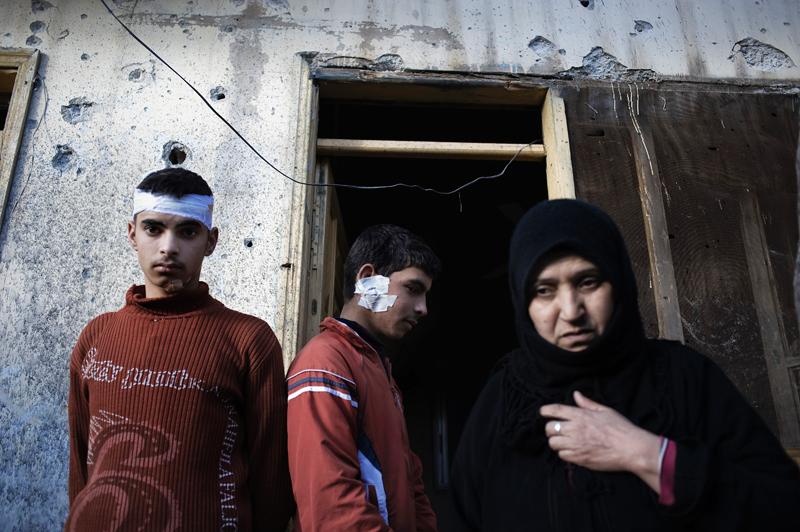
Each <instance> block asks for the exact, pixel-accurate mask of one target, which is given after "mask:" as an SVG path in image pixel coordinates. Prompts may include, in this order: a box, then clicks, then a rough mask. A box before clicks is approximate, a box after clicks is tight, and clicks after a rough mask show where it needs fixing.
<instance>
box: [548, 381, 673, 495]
mask: <svg viewBox="0 0 800 532" xmlns="http://www.w3.org/2000/svg"><path fill="white" fill-rule="evenodd" d="M574 397H575V404H576V405H578V406H577V407H574V406H567V405H561V404H550V405H545V406H543V407H542V408H541V409H540V410H539V413H540V414H541V415H542V417H547V418H552V419H553V420H552V421H548V422H547V424H546V425H545V434H546V435H547V439H548V443H549V445H550V448H552V449H553V450H554V451H556V452H558V456H559V457H560V458H561V459H562V460H564V461H565V462H571V463H573V464H576V465H579V466H582V467H585V468H587V469H591V470H594V471H629V472H631V473H633V474H635V475H636V476H638V477H639V478H641V479H642V480H643V481H644V482H645V483H646V484H647V485H648V486H650V488H651V489H653V491H655V492H656V493H658V494H660V493H661V487H660V473H661V472H660V464H659V451H660V445H661V441H660V438H659V437H658V436H656V435H655V434H653V433H651V432H648V431H646V430H644V429H641V428H639V427H637V426H636V425H634V424H633V423H631V422H630V421H628V420H627V419H626V418H625V417H624V416H622V415H620V414H619V413H618V412H617V411H616V410H613V409H611V408H608V407H607V406H604V405H601V404H600V403H595V402H594V401H592V400H591V399H589V398H587V397H585V396H584V395H583V394H582V393H580V392H578V391H576V392H575V395H574Z"/></svg>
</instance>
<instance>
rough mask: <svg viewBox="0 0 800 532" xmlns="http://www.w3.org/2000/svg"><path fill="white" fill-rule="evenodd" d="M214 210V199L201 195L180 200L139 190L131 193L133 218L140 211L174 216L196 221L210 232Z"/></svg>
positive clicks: (186, 196)
mask: <svg viewBox="0 0 800 532" xmlns="http://www.w3.org/2000/svg"><path fill="white" fill-rule="evenodd" d="M213 210H214V197H213V196H203V195H201V194H186V195H184V196H181V197H180V198H176V197H175V196H168V195H156V194H152V193H150V192H145V191H143V190H139V189H138V188H137V189H136V190H134V192H133V216H136V215H137V214H139V213H140V212H142V211H153V212H160V213H162V214H174V215H176V216H184V217H186V218H191V219H192V220H197V221H198V222H200V223H201V224H203V225H205V226H206V227H208V229H209V230H211V227H213V226H212V225H211V213H212V211H213Z"/></svg>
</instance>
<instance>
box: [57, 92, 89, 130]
mask: <svg viewBox="0 0 800 532" xmlns="http://www.w3.org/2000/svg"><path fill="white" fill-rule="evenodd" d="M93 105H94V102H90V101H89V100H87V99H86V98H84V97H83V96H81V97H79V98H72V99H70V101H69V105H62V106H61V118H63V119H64V120H65V121H66V122H69V123H70V124H76V123H78V122H83V121H84V120H87V119H88V118H89V115H90V112H91V108H92V106H93Z"/></svg>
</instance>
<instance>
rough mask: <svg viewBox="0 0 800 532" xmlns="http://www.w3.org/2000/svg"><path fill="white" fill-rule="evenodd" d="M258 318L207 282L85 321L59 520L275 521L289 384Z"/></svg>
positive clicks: (75, 359)
mask: <svg viewBox="0 0 800 532" xmlns="http://www.w3.org/2000/svg"><path fill="white" fill-rule="evenodd" d="M283 376H284V373H283V363H282V357H281V350H280V346H279V345H278V341H277V339H276V338H275V335H274V334H273V332H272V330H271V329H270V327H269V325H267V324H266V323H265V322H263V321H261V320H259V319H258V318H255V317H253V316H248V315H246V314H241V313H239V312H235V311H233V310H230V309H227V308H226V307H225V306H224V305H223V304H222V303H220V302H219V301H217V300H215V299H213V298H212V297H211V296H210V295H209V294H208V286H207V285H205V284H204V283H201V286H200V289H199V290H197V291H194V292H193V293H189V294H179V295H176V296H172V297H167V298H163V299H149V300H148V299H145V297H144V287H142V286H134V287H132V288H131V289H130V290H128V293H127V295H126V305H125V306H124V307H123V308H122V309H120V310H119V311H117V312H112V313H108V314H102V315H101V316H98V317H97V318H95V319H94V320H92V321H91V322H90V323H89V324H88V325H87V326H86V328H85V329H84V330H83V332H82V333H81V335H80V338H79V339H78V343H77V345H76V346H75V349H74V350H73V352H72V358H71V360H70V379H71V380H70V395H69V404H68V406H69V425H70V471H69V499H70V512H69V516H68V518H67V523H66V529H67V530H77V531H81V532H84V531H89V532H91V531H95V530H186V531H201V530H231V531H234V530H236V531H239V532H241V531H248V530H281V531H282V530H284V529H285V526H286V523H287V521H288V518H289V516H290V514H291V513H292V501H291V495H290V493H291V492H290V489H291V488H290V484H289V476H288V466H287V456H286V385H285V382H284V379H283Z"/></svg>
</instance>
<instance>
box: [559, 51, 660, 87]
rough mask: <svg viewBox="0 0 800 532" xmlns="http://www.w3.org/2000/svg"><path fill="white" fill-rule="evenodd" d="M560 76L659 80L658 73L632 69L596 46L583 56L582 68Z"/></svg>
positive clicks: (561, 73)
mask: <svg viewBox="0 0 800 532" xmlns="http://www.w3.org/2000/svg"><path fill="white" fill-rule="evenodd" d="M558 76H559V77H562V78H567V79H581V78H586V79H604V80H614V81H630V82H635V81H657V80H658V75H657V74H656V72H654V71H652V70H648V69H630V68H628V67H627V66H625V65H623V64H622V63H620V62H619V60H617V58H616V57H614V56H613V55H611V54H609V53H608V52H606V51H605V50H603V48H602V47H600V46H595V47H594V48H592V50H591V51H590V52H589V53H588V54H586V55H585V56H583V63H582V65H581V66H580V67H572V68H570V69H569V70H564V71H562V72H559V73H558Z"/></svg>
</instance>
